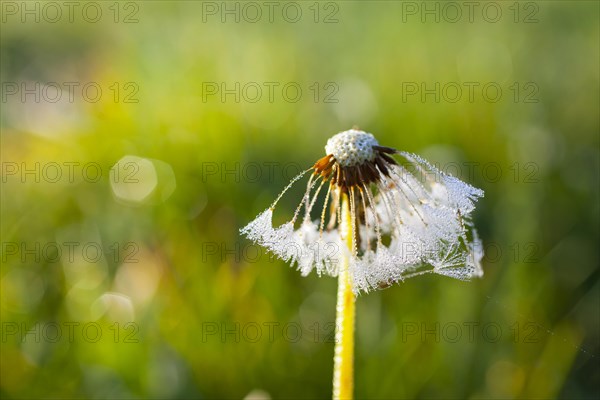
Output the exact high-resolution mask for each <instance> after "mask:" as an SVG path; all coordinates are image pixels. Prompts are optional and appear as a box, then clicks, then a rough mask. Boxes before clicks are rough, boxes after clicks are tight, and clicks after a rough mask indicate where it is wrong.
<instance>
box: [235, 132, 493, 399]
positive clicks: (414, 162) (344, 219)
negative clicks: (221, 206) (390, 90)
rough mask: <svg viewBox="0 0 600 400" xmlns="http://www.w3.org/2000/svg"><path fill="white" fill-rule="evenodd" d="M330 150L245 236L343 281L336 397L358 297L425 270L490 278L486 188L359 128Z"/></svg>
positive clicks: (348, 364) (304, 268) (305, 268)
mask: <svg viewBox="0 0 600 400" xmlns="http://www.w3.org/2000/svg"><path fill="white" fill-rule="evenodd" d="M325 154H326V155H325V156H324V157H323V158H321V159H319V160H318V161H317V162H316V163H315V164H314V165H313V166H312V167H311V168H309V169H307V170H305V171H303V172H302V173H300V174H299V175H298V176H296V177H295V178H294V179H292V181H291V182H290V183H289V184H288V186H287V187H286V188H285V189H284V190H283V192H282V193H281V194H280V195H279V196H278V197H277V199H276V200H275V201H274V202H273V204H272V205H271V206H270V207H269V208H268V209H267V210H265V211H264V212H263V213H261V214H260V215H259V216H258V217H257V218H256V219H255V220H254V221H252V222H251V223H249V224H248V225H247V226H246V227H244V228H242V229H241V232H242V233H243V234H245V235H246V236H247V237H248V238H249V239H251V240H253V241H254V242H256V243H258V244H260V245H262V246H264V247H266V248H267V249H269V250H270V251H272V252H273V253H274V254H275V255H277V256H278V257H280V258H281V259H283V260H284V261H286V262H289V263H290V264H291V265H297V268H298V269H299V270H300V272H301V274H302V275H304V276H306V275H308V274H309V273H310V272H311V271H313V270H315V271H316V273H317V274H318V275H322V274H325V275H331V276H337V277H338V281H339V286H338V303H337V310H336V311H337V320H336V322H337V325H336V327H337V333H336V334H337V336H336V347H335V350H334V351H335V357H334V390H333V396H334V398H351V397H352V374H353V372H352V364H353V362H352V357H353V341H354V336H353V335H354V301H355V295H357V294H359V293H361V292H368V291H371V290H376V289H382V288H385V287H388V286H390V285H391V284H393V283H395V282H399V281H402V280H404V279H407V278H409V277H413V276H417V275H422V274H425V273H436V274H440V275H446V276H450V277H453V278H458V279H461V280H468V279H470V278H472V277H476V276H481V275H482V269H481V264H480V261H481V258H482V256H483V252H482V246H481V242H480V240H479V238H478V236H477V232H476V230H475V228H474V226H473V222H472V220H471V212H472V211H473V209H474V208H475V202H476V201H477V199H478V198H479V197H482V196H483V191H481V190H480V189H477V188H474V187H473V186H471V185H469V184H467V183H465V182H462V181H461V180H459V179H457V178H455V177H453V176H450V175H447V174H445V173H442V172H441V171H439V170H438V169H436V168H435V167H434V166H432V165H431V164H430V163H428V162H427V161H425V160H424V159H423V158H421V157H419V156H418V155H415V154H411V153H407V152H403V151H398V150H396V149H393V148H390V147H385V146H380V145H379V143H378V142H377V140H376V139H375V137H374V136H373V135H372V134H370V133H367V132H363V131H360V130H356V129H351V130H349V131H345V132H341V133H338V134H337V135H335V136H333V137H332V138H330V139H329V140H328V141H327V145H326V146H325ZM309 172H312V173H311V174H310V177H309V178H308V183H307V187H306V192H305V194H304V196H303V198H302V200H301V201H300V203H299V205H298V207H297V208H296V211H295V213H294V215H293V217H292V219H291V220H290V221H289V222H287V223H284V224H283V225H281V226H278V227H273V223H272V218H273V211H274V210H275V207H276V205H277V203H278V202H279V200H280V199H281V198H282V196H283V195H284V194H285V193H286V192H287V191H288V190H289V188H290V187H292V185H294V184H295V183H296V182H298V181H299V180H300V179H301V178H302V177H304V176H305V175H306V174H307V173H309ZM319 199H320V200H319ZM302 210H303V216H302V218H301V220H299V218H300V215H301V211H302Z"/></svg>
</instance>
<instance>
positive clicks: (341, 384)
mask: <svg viewBox="0 0 600 400" xmlns="http://www.w3.org/2000/svg"><path fill="white" fill-rule="evenodd" d="M340 232H341V234H342V240H343V242H344V244H345V245H346V246H347V247H348V251H349V253H352V248H353V246H352V242H353V235H354V230H353V229H352V219H351V215H350V205H349V202H348V196H346V195H345V194H344V195H342V221H341V226H340ZM341 254H345V252H341ZM349 261H350V260H349V258H348V257H347V256H343V261H342V263H341V264H340V269H339V272H338V294H337V306H336V313H337V316H336V320H335V325H336V333H335V348H334V356H333V398H334V399H352V398H353V389H354V315H355V297H354V293H353V292H352V276H351V274H350V273H349V271H348V269H349V264H350V262H349Z"/></svg>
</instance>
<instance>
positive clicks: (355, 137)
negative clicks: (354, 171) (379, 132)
mask: <svg viewBox="0 0 600 400" xmlns="http://www.w3.org/2000/svg"><path fill="white" fill-rule="evenodd" d="M378 145H379V143H378V142H377V139H375V137H374V136H373V135H371V134H370V133H367V132H363V131H359V130H356V129H350V130H349V131H344V132H341V133H338V134H337V135H335V136H333V137H332V138H330V139H329V140H328V141H327V145H326V146H325V153H326V154H331V155H333V157H334V158H335V160H336V161H337V162H338V164H340V166H342V167H354V166H357V165H361V164H364V163H365V162H367V161H373V160H374V159H375V150H374V149H373V146H378Z"/></svg>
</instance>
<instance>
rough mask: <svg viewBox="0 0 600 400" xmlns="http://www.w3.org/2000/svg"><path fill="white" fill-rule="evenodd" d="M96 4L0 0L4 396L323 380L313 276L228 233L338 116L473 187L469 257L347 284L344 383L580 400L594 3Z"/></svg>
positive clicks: (592, 275) (279, 389)
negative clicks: (452, 272) (366, 287)
mask: <svg viewBox="0 0 600 400" xmlns="http://www.w3.org/2000/svg"><path fill="white" fill-rule="evenodd" d="M7 3H10V5H8V6H7ZM35 4H37V6H36V5H35ZM58 4H59V5H61V4H62V3H61V2H58ZM95 4H96V5H97V6H94V7H97V8H99V9H100V10H101V12H102V15H101V18H100V19H99V21H98V22H91V20H93V19H94V18H95V14H94V11H95V10H96V8H93V9H89V8H85V7H86V5H85V3H77V4H76V5H77V8H75V9H74V14H73V21H71V20H69V15H68V14H67V10H68V9H67V8H66V6H61V8H62V13H63V14H62V16H61V17H60V18H58V19H57V20H56V22H54V19H55V14H54V10H53V9H51V8H44V7H45V3H39V2H28V3H27V7H31V9H33V10H34V14H33V15H27V14H24V11H23V9H22V7H25V5H24V3H21V2H3V3H2V27H1V33H2V35H1V41H0V44H1V79H2V85H3V86H2V96H3V98H2V103H1V106H2V114H1V118H2V122H1V123H2V125H1V126H2V149H1V152H2V153H1V155H2V223H1V234H2V269H1V297H0V299H1V301H0V307H1V320H2V343H1V346H2V351H1V357H0V360H1V378H2V379H1V382H0V392H1V394H2V396H3V397H6V398H23V397H26V398H244V397H245V396H247V395H249V394H252V396H255V398H260V397H261V396H262V397H264V396H270V397H271V398H326V397H329V396H330V395H331V376H332V365H333V361H332V356H333V343H332V341H331V332H332V323H333V321H334V318H335V316H334V312H335V310H334V309H335V292H336V281H335V279H333V278H329V277H322V278H319V277H317V276H316V275H314V274H312V275H310V276H309V277H307V278H302V277H301V276H300V274H299V273H298V272H297V271H295V270H293V269H291V268H289V266H287V265H285V264H284V263H283V262H281V261H279V260H273V259H271V258H270V256H269V255H268V254H266V253H265V252H263V251H262V250H260V249H258V248H257V247H255V246H252V245H251V243H249V242H248V241H247V240H245V239H243V238H241V237H240V236H239V234H238V229H239V228H240V227H242V226H244V225H245V224H246V223H248V222H249V221H250V220H251V219H253V218H254V217H255V216H256V215H257V214H258V213H259V212H261V211H263V210H264V209H265V208H266V207H267V206H268V205H269V204H270V203H271V202H272V201H273V200H274V199H275V197H276V196H277V194H278V193H279V192H280V190H281V189H282V188H283V187H284V186H285V185H286V184H287V182H288V181H289V180H290V179H291V177H292V176H293V175H295V174H296V173H297V172H298V171H299V170H301V169H303V168H308V167H310V166H311V165H312V163H314V162H315V161H316V160H317V159H318V158H320V157H322V156H323V155H324V150H323V148H324V145H325V143H326V140H327V139H328V138H329V137H330V136H332V135H333V134H335V133H337V132H339V131H343V130H346V129H349V128H351V127H352V126H354V125H356V126H359V127H360V128H361V129H364V130H367V131H369V132H372V133H373V134H375V136H376V137H377V139H378V140H379V142H380V143H381V144H383V145H386V146H390V147H395V148H398V149H402V150H407V151H411V152H416V153H418V154H421V155H423V156H424V157H426V158H427V159H429V160H430V161H431V162H434V163H437V164H438V165H440V167H441V168H442V169H443V170H446V171H448V172H450V173H453V174H454V175H457V176H458V177H460V178H461V179H463V180H465V181H468V182H470V183H471V184H473V185H474V186H477V187H479V188H482V189H483V190H484V191H485V198H483V199H482V200H481V201H480V202H479V204H478V206H477V209H476V211H475V214H474V218H475V223H476V226H477V227H478V230H479V233H480V235H481V237H482V239H483V242H484V248H485V249H486V256H485V258H484V261H483V269H484V272H485V275H484V276H483V278H482V279H479V280H476V281H473V282H468V283H465V282H460V281H455V280H452V279H450V278H444V277H441V276H433V275H431V276H423V277H419V278H415V279H411V280H408V281H406V282H404V283H401V284H399V285H396V286H393V287H391V288H389V289H387V290H383V291H379V292H375V293H370V294H368V295H361V296H360V297H359V298H358V303H357V329H356V340H357V343H356V356H355V357H356V360H355V375H356V379H355V393H356V396H357V397H360V398H394V399H395V398H440V399H441V398H494V399H496V398H503V399H506V398H537V399H539V398H544V399H545V398H558V397H561V398H593V397H595V396H597V395H598V394H599V391H600V389H599V386H600V369H599V368H598V357H600V342H599V331H600V322H599V285H598V278H599V272H598V271H599V265H598V261H599V253H598V243H599V239H600V238H599V229H598V227H599V202H598V200H599V199H598V191H599V159H600V157H599V140H598V139H599V118H598V112H599V111H598V110H599V91H598V84H599V73H598V71H599V31H598V27H599V24H598V21H599V18H598V17H599V6H598V3H597V2H594V1H579V2H577V1H573V2H566V1H564V2H561V1H547V2H537V3H533V2H520V3H515V2H495V3H492V5H491V6H490V5H488V3H485V2H481V3H479V2H477V3H476V4H475V6H474V7H475V8H474V10H473V14H472V15H470V14H469V8H468V6H467V5H465V3H464V2H457V3H452V4H453V5H451V6H446V5H445V3H439V2H425V3H424V2H396V1H374V2H369V4H364V3H360V2H357V1H344V2H336V3H334V2H322V3H315V2H313V1H310V2H295V3H293V4H292V5H286V3H277V4H275V5H274V6H272V7H274V8H273V10H274V13H273V15H272V21H271V20H270V16H269V14H268V10H269V8H268V7H271V6H269V5H268V4H267V3H265V2H257V3H254V5H258V6H259V7H260V9H261V13H262V14H261V15H260V17H257V15H256V14H255V10H256V7H254V6H253V5H251V6H248V5H246V4H245V3H236V2H227V3H222V2H212V3H211V2H209V3H206V2H205V3H202V2H196V1H184V2H164V1H143V2H135V3H133V2H131V3H127V2H121V3H115V2H112V1H111V2H96V3H95ZM236 4H237V5H236ZM15 5H16V7H17V8H19V10H17V11H16V12H14V8H11V6H15ZM6 7H8V8H6ZM35 7H39V8H37V9H36V8H35ZM88 7H89V6H88ZM225 7H228V8H229V9H232V10H234V14H227V13H224V12H223V9H224V8H225ZM235 7H238V8H237V10H238V11H237V13H238V16H239V22H236V14H235V12H236V11H235V10H236V8H235ZM249 7H250V8H249ZM252 7H254V8H252ZM453 7H454V8H453ZM84 8H85V9H86V12H87V14H82V10H83V9H84ZM215 8H216V11H215ZM284 9H285V11H284ZM298 9H300V11H301V12H302V15H301V16H300V17H299V20H298V21H297V22H292V21H293V20H294V19H295V18H296V16H295V11H296V10H298ZM498 9H499V10H500V12H501V15H498V14H495V11H496V10H498ZM35 10H38V11H35ZM427 10H433V12H434V14H428V13H427V12H426V11H427ZM436 10H437V11H436ZM457 10H459V11H460V12H461V16H460V18H457V17H458V15H457V14H456V12H457ZM213 12H214V13H213ZM36 13H37V14H36ZM436 13H437V14H436ZM36 15H37V17H39V22H36V20H35V18H36ZM223 19H224V20H223ZM254 20H256V21H255V22H253V21H254ZM69 82H71V83H73V84H72V85H75V84H76V86H73V87H74V90H73V94H74V98H73V99H72V100H71V99H69V98H68V94H67V93H65V91H67V89H68V85H69ZM265 82H267V84H266V85H272V87H273V88H274V91H273V97H272V98H269V92H268V86H266V85H265ZM269 82H271V83H269ZM36 83H37V84H38V85H39V86H37V87H36V86H35V85H36ZM53 83H58V86H60V87H61V88H62V89H63V92H62V96H61V100H58V101H53V99H55V96H56V95H57V92H56V90H55V87H56V85H54V86H53ZM236 83H239V88H240V89H239V90H238V91H237V94H236V90H235V88H236ZM22 84H25V85H29V86H25V87H23V86H22ZM88 84H89V87H91V89H89V87H88V86H86V85H88ZM436 84H437V85H439V86H436ZM48 85H49V86H50V88H48ZM221 85H224V86H221ZM286 85H287V86H286ZM422 85H424V86H422ZM468 85H472V86H471V87H473V88H474V89H473V97H472V98H470V97H469V91H468V87H469V86H468ZM83 87H88V89H89V91H88V92H86V93H82V89H83ZM96 87H100V88H101V90H102V93H101V95H98V96H97V95H96V94H95V92H94V90H95V88H96ZM256 87H259V88H261V90H262V92H261V95H260V96H257V94H256V92H255V91H254V90H256ZM284 87H286V88H288V89H289V88H290V87H291V88H292V89H289V91H288V92H285V91H283V88H284ZM298 87H299V88H300V89H301V94H300V95H299V96H298V98H297V99H296V98H295V97H296V95H295V92H294V90H293V89H294V88H298ZM457 87H458V88H460V89H461V90H462V92H461V93H460V96H459V95H458V93H457V92H456V88H457ZM498 87H499V88H500V89H501V92H500V93H498V94H496V92H495V89H496V88H498ZM15 88H17V90H16V94H15ZM23 88H25V89H27V88H34V89H33V91H34V94H23V91H22V89H23ZM36 88H37V89H36ZM210 88H213V89H214V88H217V89H218V90H219V92H218V93H216V94H211V92H210V91H207V90H208V89H210ZM244 88H245V89H244ZM436 88H437V89H436ZM484 88H485V90H484ZM221 89H225V90H233V94H232V93H229V94H225V95H224V96H223V97H222V96H221V95H222V90H221ZM415 89H416V90H417V93H414V94H413V92H414V90H415ZM53 90H54V92H53ZM286 90H287V89H286ZM411 90H413V92H411ZM426 90H430V92H424V91H426ZM428 93H429V94H428ZM84 95H85V96H87V97H85V96H84ZM236 95H237V96H239V101H236V100H238V99H236ZM36 96H39V99H36ZM96 100H97V101H96ZM254 100H256V101H254ZM131 101H134V102H131ZM126 156H129V158H126V159H123V157H126ZM132 156H133V157H139V158H131V157H132ZM120 160H121V162H120ZM119 162H120V163H119ZM52 163H57V165H59V168H58V171H59V172H60V176H58V177H57V178H56V179H54V178H55V172H53V171H56V170H57V168H56V165H55V164H52ZM64 163H67V164H64ZM69 165H71V166H72V168H73V169H72V171H73V175H72V176H70V175H69V173H68V172H69V171H70V170H69V168H71V167H68V166H69ZM115 165H117V167H115V168H113V169H112V172H111V168H112V167H113V166H115ZM15 168H16V170H15ZM52 168H54V170H52ZM25 169H27V170H32V171H33V172H29V173H25V174H23V170H25ZM36 169H37V172H36ZM15 171H16V172H15ZM117 172H119V173H117ZM129 178H133V179H129ZM300 186H301V185H299V186H298V188H294V190H292V191H291V192H290V195H289V196H286V197H285V198H284V199H283V200H282V203H281V204H280V205H279V207H278V216H277V218H279V221H280V222H283V221H285V220H287V219H289V218H290V217H291V215H292V213H293V210H294V207H295V205H296V204H297V202H299V201H300V197H301V193H302V188H301V187H300ZM72 242H75V243H76V245H73V246H74V250H73V257H69V252H68V249H69V248H68V247H67V246H69V245H68V244H65V243H72ZM52 243H58V247H59V250H60V251H61V253H60V254H59V253H58V250H57V248H56V246H55V247H52ZM86 245H87V247H86ZM15 246H16V247H15ZM36 246H37V247H36ZM84 248H85V249H86V250H85V251H89V252H88V253H86V252H84V251H83V250H84ZM98 248H101V250H102V251H101V253H100V255H99V256H98V257H96V256H95V253H94V250H96V249H98ZM90 254H91V255H90ZM128 323H129V324H128ZM57 327H58V328H59V329H60V330H57V329H56V328H57ZM69 327H72V328H69ZM69 329H72V336H69V332H70V331H69ZM97 332H100V333H101V334H102V336H101V337H98V338H96V333H97ZM59 334H60V336H57V335H59ZM96 339H97V341H96ZM250 397H251V396H249V398H250Z"/></svg>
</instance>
